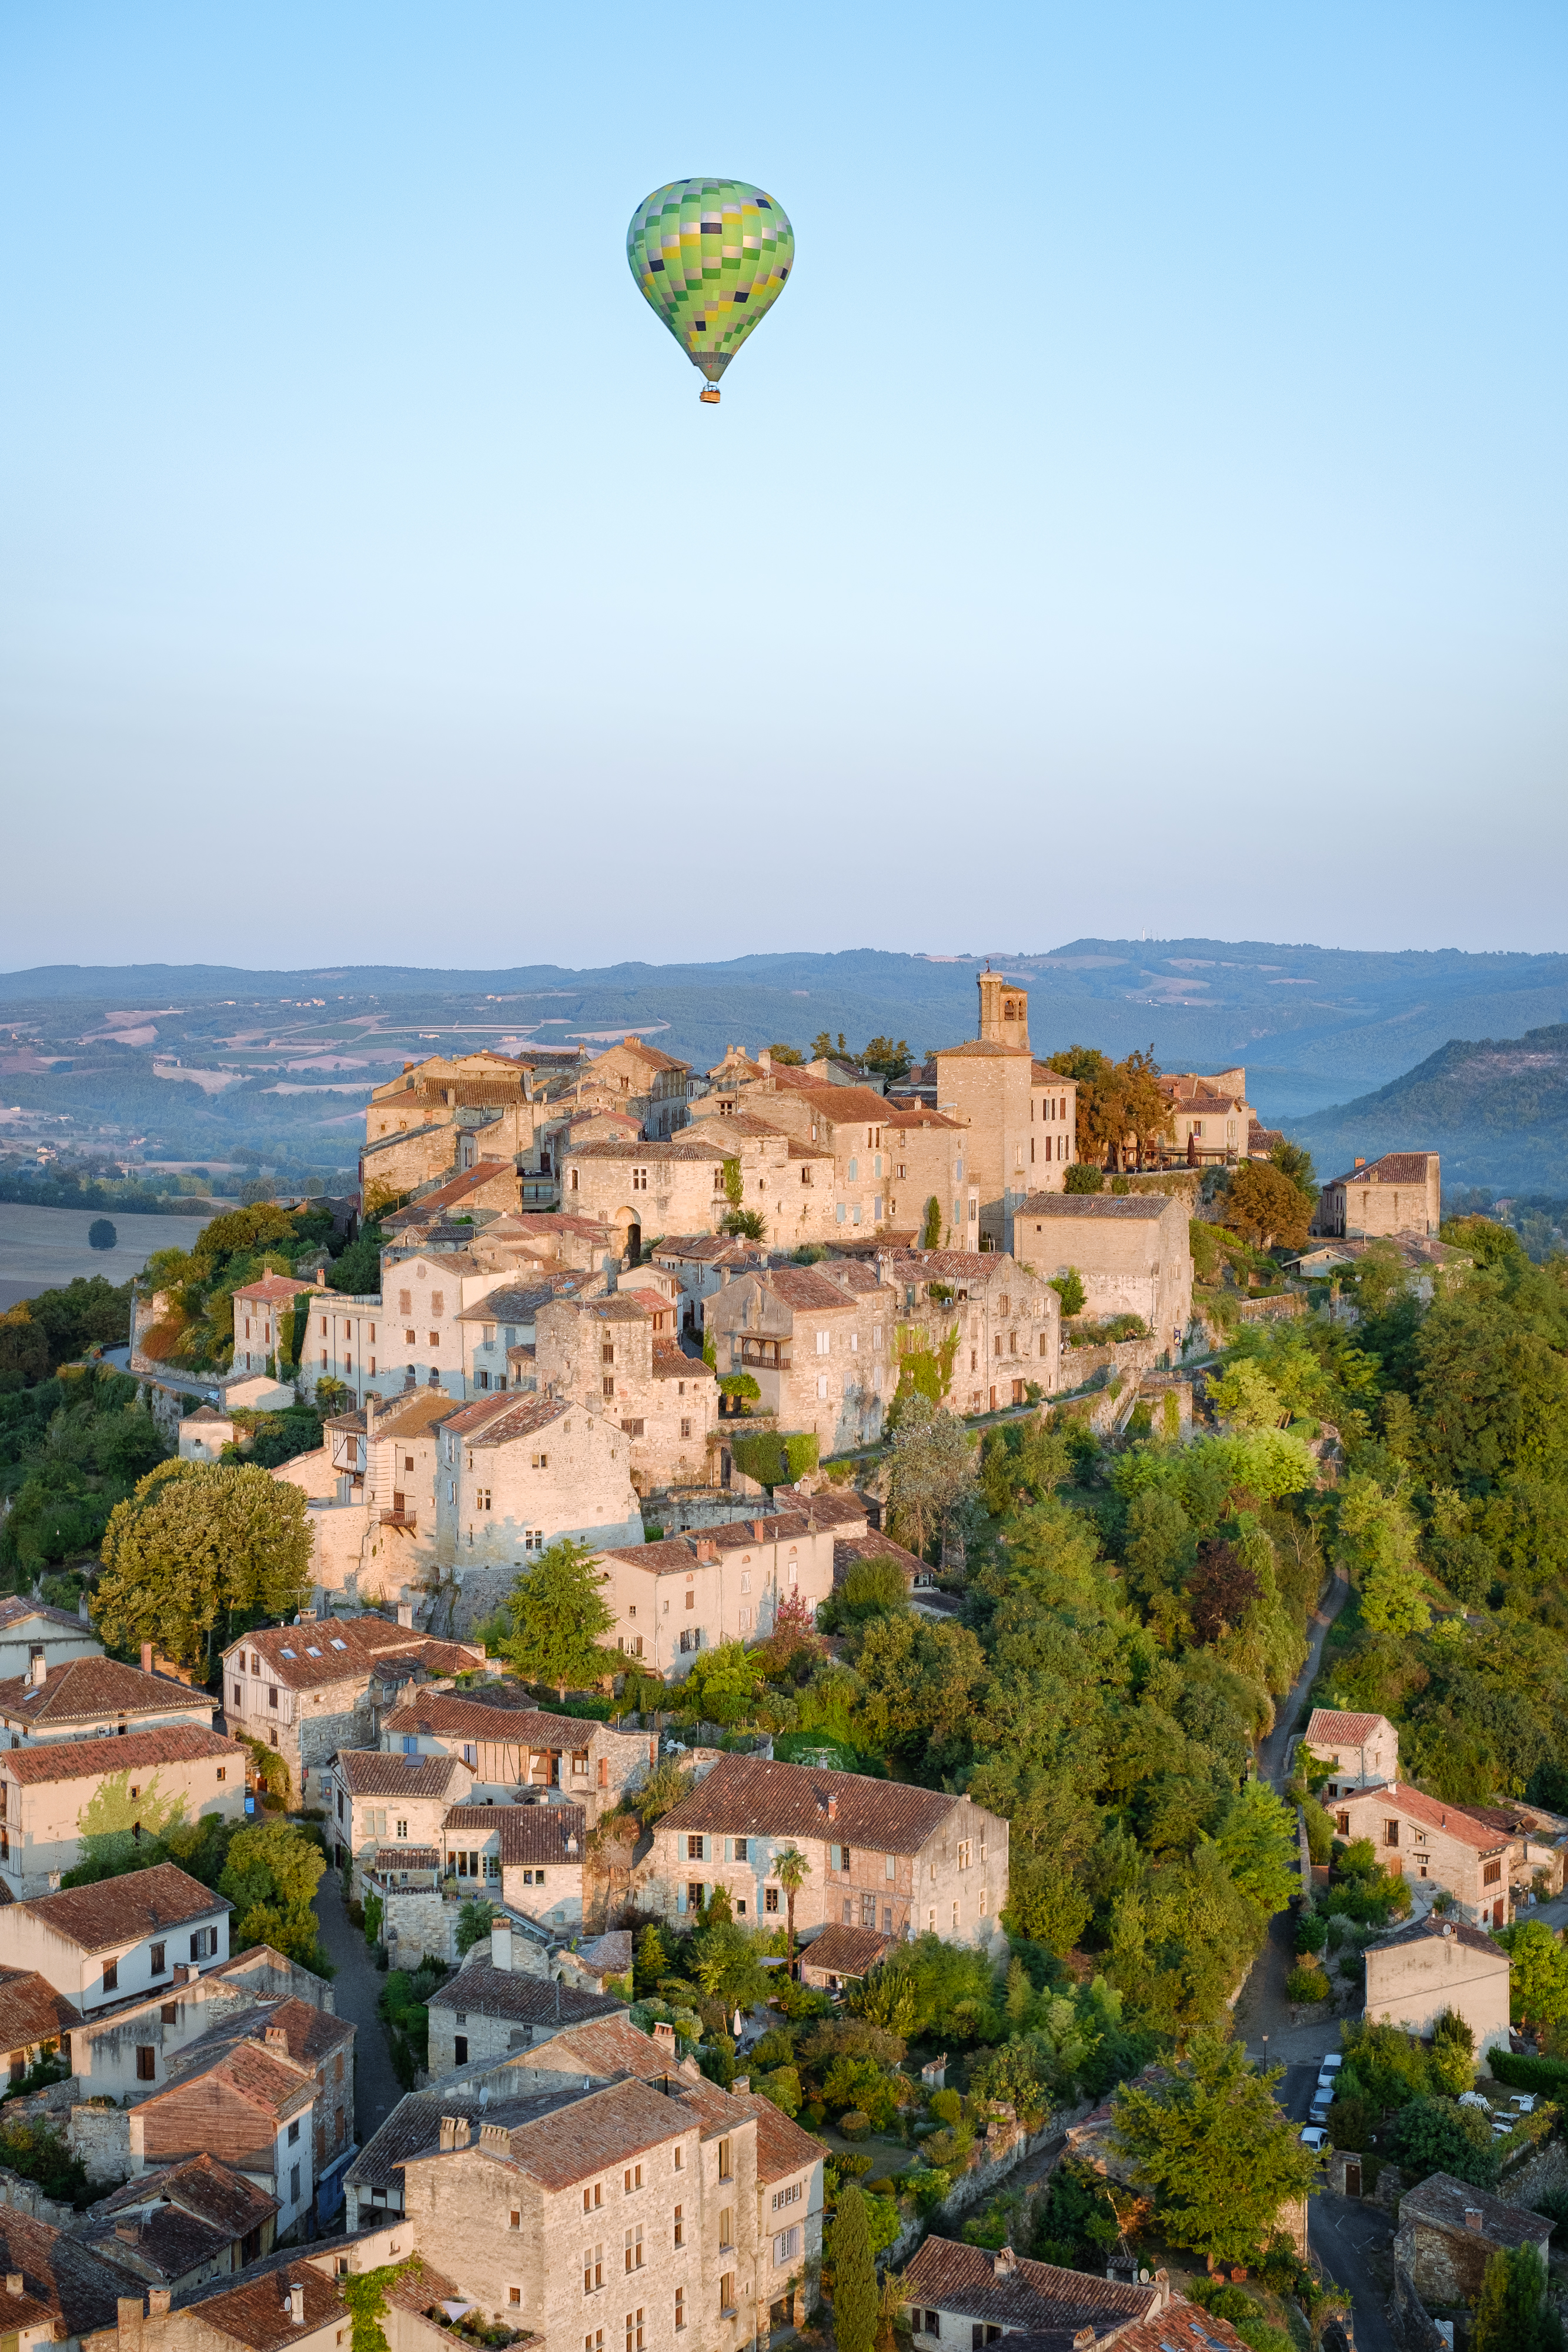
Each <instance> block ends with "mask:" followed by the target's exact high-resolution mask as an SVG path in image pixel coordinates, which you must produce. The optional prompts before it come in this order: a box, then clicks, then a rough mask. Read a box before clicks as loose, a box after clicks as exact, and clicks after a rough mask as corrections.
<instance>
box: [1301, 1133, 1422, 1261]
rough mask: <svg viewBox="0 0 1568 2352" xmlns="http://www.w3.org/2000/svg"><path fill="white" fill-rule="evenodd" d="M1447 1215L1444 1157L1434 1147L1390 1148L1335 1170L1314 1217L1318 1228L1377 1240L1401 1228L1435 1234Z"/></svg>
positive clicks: (1402, 1231) (1401, 1231)
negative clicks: (1375, 1157) (1341, 1170)
mask: <svg viewBox="0 0 1568 2352" xmlns="http://www.w3.org/2000/svg"><path fill="white" fill-rule="evenodd" d="M1442 1221H1443V1180H1442V1161H1441V1160H1440V1158H1439V1157H1438V1154H1437V1152H1435V1151H1385V1153H1384V1155H1383V1157H1382V1159H1381V1160H1372V1161H1371V1162H1370V1163H1369V1162H1368V1161H1366V1160H1357V1161H1356V1163H1355V1165H1354V1168H1351V1169H1349V1170H1347V1171H1346V1172H1345V1173H1344V1175H1343V1176H1331V1177H1330V1179H1329V1181H1328V1182H1327V1183H1326V1184H1325V1185H1324V1186H1323V1189H1322V1194H1321V1195H1320V1197H1319V1200H1318V1207H1317V1214H1316V1215H1315V1216H1314V1217H1313V1219H1312V1231H1313V1233H1314V1234H1332V1235H1337V1236H1339V1237H1340V1238H1342V1239H1343V1240H1345V1241H1375V1240H1378V1239H1381V1238H1384V1237H1385V1236H1386V1237H1388V1238H1392V1237H1393V1236H1394V1235H1395V1234H1431V1235H1436V1234H1437V1229H1438V1227H1439V1225H1440V1224H1441V1223H1442Z"/></svg>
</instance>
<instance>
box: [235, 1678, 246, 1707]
mask: <svg viewBox="0 0 1568 2352" xmlns="http://www.w3.org/2000/svg"><path fill="white" fill-rule="evenodd" d="M244 1705H245V1699H244V1696H243V1694H242V1692H241V1690H240V1685H238V1683H235V1706H244Z"/></svg>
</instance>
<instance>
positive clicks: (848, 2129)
mask: <svg viewBox="0 0 1568 2352" xmlns="http://www.w3.org/2000/svg"><path fill="white" fill-rule="evenodd" d="M839 2129H840V2130H841V2132H842V2134H843V2136H844V2137H845V2138H846V2139H864V2138H865V2137H866V2134H867V2133H868V2132H869V2131H870V2129H871V2117H870V2116H868V2115H867V2114H866V2113H865V2110H864V2109H863V2108H862V2107H846V2108H845V2109H844V2112H843V2114H842V2115H841V2116H840V2117H839Z"/></svg>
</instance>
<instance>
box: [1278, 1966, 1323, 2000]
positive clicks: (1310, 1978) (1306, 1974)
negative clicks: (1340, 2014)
mask: <svg viewBox="0 0 1568 2352" xmlns="http://www.w3.org/2000/svg"><path fill="white" fill-rule="evenodd" d="M1330 1990H1331V1988H1330V1985H1329V1980H1328V1979H1327V1977H1326V1976H1325V1975H1324V1974H1323V1972H1322V1969H1319V1968H1306V1967H1301V1968H1295V1969H1291V1973H1290V1975H1289V1976H1288V1977H1287V1978H1286V1979H1285V1998H1286V2000H1327V1999H1328V1998H1329V1993H1330Z"/></svg>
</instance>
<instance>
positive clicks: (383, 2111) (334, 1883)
mask: <svg viewBox="0 0 1568 2352" xmlns="http://www.w3.org/2000/svg"><path fill="white" fill-rule="evenodd" d="M316 1916H317V1917H318V1918H319V1920H320V1922H321V1942H322V1945H323V1948H325V1950H326V1953H327V1957H328V1958H329V1960H330V1961H331V1962H332V1963H333V1965H334V1967H335V1968H336V1969H337V1971H338V1973H337V1975H336V1976H335V1977H334V1979H332V1991H333V1994H334V1997H335V1999H336V2002H337V2011H338V2015H339V2016H340V2017H344V2018H347V2019H349V2021H350V2022H351V2023H352V2024H353V2025H354V2026H355V2027H356V2028H357V2029H358V2030H357V2032H356V2033H355V2035H354V2137H356V2139H357V2140H358V2141H359V2144H360V2146H361V2147H363V2146H364V2144H365V2142H366V2141H367V2140H368V2139H369V2138H370V2137H371V2134H372V2133H373V2132H376V2131H378V2130H379V2129H380V2128H381V2126H382V2124H384V2123H385V2121H386V2119H387V2117H388V2116H390V2115H391V2113H392V2109H393V2108H394V2107H395V2106H396V2105H397V2103H398V2101H399V2100H400V2099H401V2098H402V2085H401V2084H400V2083H399V2081H398V2079H397V2076H396V2075H395V2074H393V2072H392V2053H391V2052H390V2051H389V2050H388V2048H387V2038H386V2034H385V2032H384V2031H383V2030H382V2021H381V2019H380V2018H379V2017H378V2016H377V2014H376V2002H377V2000H379V1998H380V1996H381V1990H382V1984H383V1983H384V1982H385V1979H384V1978H383V1977H382V1974H381V1971H380V1970H379V1969H378V1968H377V1967H376V1964H375V1961H374V1959H373V1958H371V1952H370V1948H369V1947H368V1946H367V1944H366V1942H365V1939H364V1936H363V1934H362V1933H361V1930H360V1929H359V1928H358V1927H354V1926H353V1924H352V1923H351V1921H350V1917H349V1914H348V1911H347V1910H346V1908H345V1907H344V1903H343V1890H342V1882H341V1881H340V1878H339V1875H338V1873H337V1872H336V1871H335V1870H329V1871H328V1872H326V1874H324V1876H323V1877H322V1879H321V1882H320V1884H319V1886H318V1887H317V1889H316Z"/></svg>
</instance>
